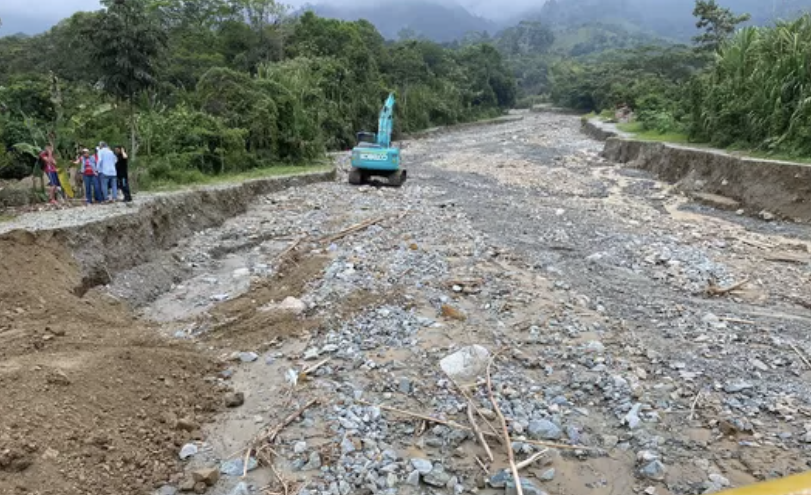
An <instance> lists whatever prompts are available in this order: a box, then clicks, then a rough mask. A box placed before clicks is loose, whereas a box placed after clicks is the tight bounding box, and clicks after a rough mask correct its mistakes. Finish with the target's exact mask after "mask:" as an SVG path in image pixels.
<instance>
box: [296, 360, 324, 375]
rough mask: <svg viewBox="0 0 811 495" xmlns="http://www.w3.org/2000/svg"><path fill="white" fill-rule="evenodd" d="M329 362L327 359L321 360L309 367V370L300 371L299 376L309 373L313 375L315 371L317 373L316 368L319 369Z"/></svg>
mask: <svg viewBox="0 0 811 495" xmlns="http://www.w3.org/2000/svg"><path fill="white" fill-rule="evenodd" d="M329 360H330V358H327V359H325V360H323V361H321V362H318V363H316V364H314V365H312V366H310V367H309V368H307V369H305V370H304V371H302V372H301V374H302V375H309V374H310V373H315V372H316V371H318V368H320V367H322V366H324V365H325V364H327V363H328V362H329Z"/></svg>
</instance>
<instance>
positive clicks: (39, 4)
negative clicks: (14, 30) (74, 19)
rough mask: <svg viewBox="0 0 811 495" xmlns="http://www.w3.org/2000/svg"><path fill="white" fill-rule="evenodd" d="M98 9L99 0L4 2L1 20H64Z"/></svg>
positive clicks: (14, 0)
mask: <svg viewBox="0 0 811 495" xmlns="http://www.w3.org/2000/svg"><path fill="white" fill-rule="evenodd" d="M98 8H99V1H98V0H3V1H2V2H0V18H2V17H5V16H11V15H15V16H22V17H46V18H48V19H51V18H54V17H57V18H62V17H67V16H69V15H71V14H73V13H74V12H77V11H79V10H96V9H98Z"/></svg>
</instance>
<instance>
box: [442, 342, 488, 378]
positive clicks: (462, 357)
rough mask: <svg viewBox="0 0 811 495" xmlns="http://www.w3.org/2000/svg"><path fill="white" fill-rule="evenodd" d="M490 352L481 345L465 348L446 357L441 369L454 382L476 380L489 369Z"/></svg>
mask: <svg viewBox="0 0 811 495" xmlns="http://www.w3.org/2000/svg"><path fill="white" fill-rule="evenodd" d="M488 359H490V351H488V350H487V349H485V348H484V347H482V346H480V345H472V346H468V347H464V348H462V349H460V350H458V351H456V352H454V353H453V354H451V355H449V356H446V357H445V358H443V359H442V360H441V361H440V362H439V367H440V368H442V371H444V372H445V374H447V375H448V376H450V377H451V378H453V379H454V380H463V381H467V380H475V379H476V377H477V376H479V375H480V374H481V373H482V372H484V370H485V368H486V367H487V360H488Z"/></svg>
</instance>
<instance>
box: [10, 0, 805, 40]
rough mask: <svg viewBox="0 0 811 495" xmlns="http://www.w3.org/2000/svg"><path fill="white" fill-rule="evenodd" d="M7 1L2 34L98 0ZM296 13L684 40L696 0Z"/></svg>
mask: <svg viewBox="0 0 811 495" xmlns="http://www.w3.org/2000/svg"><path fill="white" fill-rule="evenodd" d="M33 3H34V2H31V1H30V0H2V2H0V19H2V20H3V26H2V27H0V35H8V34H13V33H19V32H22V33H26V34H35V33H38V32H42V31H45V30H47V29H48V28H50V27H51V26H52V25H53V24H55V23H56V22H58V21H59V19H61V18H63V17H66V16H68V15H70V14H71V13H73V12H75V11H77V10H90V9H95V8H98V5H99V4H98V0H36V2H35V3H36V8H32V4H33ZM283 3H286V4H290V6H291V7H292V9H293V11H300V10H301V9H302V8H305V7H309V8H312V9H313V10H314V11H315V12H316V13H318V14H319V15H323V16H326V17H334V18H339V19H346V20H354V19H361V18H364V19H367V20H369V21H371V22H372V23H373V24H375V26H377V27H378V29H379V30H380V31H381V32H382V33H383V34H384V36H386V37H387V38H390V39H395V38H397V35H398V33H399V32H400V31H401V30H403V29H409V30H413V31H414V32H415V34H417V35H422V36H424V37H427V38H430V39H433V40H436V41H450V40H452V39H457V38H459V37H461V36H462V35H464V34H465V33H467V32H471V31H488V32H490V33H491V34H493V33H495V32H497V31H498V30H500V29H502V28H504V27H507V26H510V25H514V24H517V23H518V22H519V21H521V20H527V19H531V20H538V21H541V22H545V23H547V24H549V25H551V26H552V27H554V28H565V27H571V26H577V25H581V24H584V23H594V22H601V23H610V24H618V25H621V26H623V27H625V28H626V29H629V30H631V31H643V32H647V33H651V34H657V35H659V36H663V37H668V38H674V39H680V40H686V39H688V38H689V36H691V35H692V34H694V33H695V21H694V19H693V17H692V9H693V5H694V0H547V1H545V2H544V1H543V0H540V1H539V0H513V1H511V2H503V1H500V0H383V1H379V0H378V1H374V0H323V1H318V0H291V1H288V2H283ZM718 3H719V4H721V5H722V6H724V7H729V8H731V9H732V10H733V11H736V12H748V13H750V14H752V23H754V24H766V23H768V22H770V21H772V20H774V19H778V18H787V17H793V16H796V15H797V14H798V13H800V12H802V11H808V10H809V9H811V0H719V2H718Z"/></svg>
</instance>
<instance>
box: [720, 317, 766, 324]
mask: <svg viewBox="0 0 811 495" xmlns="http://www.w3.org/2000/svg"><path fill="white" fill-rule="evenodd" d="M718 319H719V320H721V321H726V322H728V323H739V324H741V325H757V322H754V321H752V320H741V319H740V318H718Z"/></svg>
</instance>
